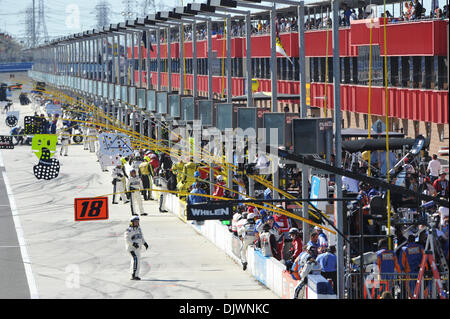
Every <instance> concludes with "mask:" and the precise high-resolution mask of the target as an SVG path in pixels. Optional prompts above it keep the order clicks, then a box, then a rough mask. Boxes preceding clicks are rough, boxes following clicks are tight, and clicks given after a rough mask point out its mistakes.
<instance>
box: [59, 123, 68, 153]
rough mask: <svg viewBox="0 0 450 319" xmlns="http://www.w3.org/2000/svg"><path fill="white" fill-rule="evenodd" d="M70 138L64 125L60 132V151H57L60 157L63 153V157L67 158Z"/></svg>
mask: <svg viewBox="0 0 450 319" xmlns="http://www.w3.org/2000/svg"><path fill="white" fill-rule="evenodd" d="M70 137H71V135H70V134H69V132H68V127H67V125H64V127H63V129H62V131H61V150H60V151H59V155H61V156H62V155H63V153H64V156H68V151H69V144H70Z"/></svg>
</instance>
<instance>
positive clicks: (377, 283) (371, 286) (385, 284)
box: [344, 272, 448, 299]
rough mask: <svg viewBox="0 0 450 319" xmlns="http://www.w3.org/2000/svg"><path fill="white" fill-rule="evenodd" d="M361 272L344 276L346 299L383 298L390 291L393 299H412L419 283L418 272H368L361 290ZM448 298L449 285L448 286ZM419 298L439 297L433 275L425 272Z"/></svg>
mask: <svg viewBox="0 0 450 319" xmlns="http://www.w3.org/2000/svg"><path fill="white" fill-rule="evenodd" d="M360 279H361V276H360V274H359V273H356V272H355V273H350V274H346V275H345V277H344V282H345V292H346V299H381V297H382V295H383V293H385V292H389V294H390V296H392V298H393V299H412V298H413V297H414V291H415V289H416V284H417V274H406V273H389V274H387V273H383V274H382V275H381V276H380V275H379V274H377V273H366V274H365V275H364V279H363V280H364V286H363V289H362V290H361V281H360ZM446 295H447V298H448V287H447V293H446ZM418 299H439V296H438V293H437V289H436V283H435V280H434V278H432V276H431V275H429V274H425V276H424V280H423V281H422V283H421V285H420V289H419V294H418Z"/></svg>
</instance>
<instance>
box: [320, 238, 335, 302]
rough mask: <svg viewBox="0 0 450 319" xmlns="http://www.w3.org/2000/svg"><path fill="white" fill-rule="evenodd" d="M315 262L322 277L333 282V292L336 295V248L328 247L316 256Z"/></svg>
mask: <svg viewBox="0 0 450 319" xmlns="http://www.w3.org/2000/svg"><path fill="white" fill-rule="evenodd" d="M316 261H317V262H318V263H319V265H320V267H321V268H322V273H321V274H322V276H323V277H324V278H326V279H330V280H331V281H332V282H333V291H334V293H335V294H336V293H337V289H336V288H337V257H336V246H330V247H329V248H327V249H326V252H325V253H323V254H320V255H319V256H317V258H316Z"/></svg>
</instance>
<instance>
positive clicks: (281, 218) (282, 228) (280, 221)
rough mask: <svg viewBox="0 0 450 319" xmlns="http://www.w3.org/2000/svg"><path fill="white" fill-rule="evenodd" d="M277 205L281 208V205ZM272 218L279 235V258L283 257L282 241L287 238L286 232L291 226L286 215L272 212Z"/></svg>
mask: <svg viewBox="0 0 450 319" xmlns="http://www.w3.org/2000/svg"><path fill="white" fill-rule="evenodd" d="M277 207H278V208H281V209H282V208H283V207H282V206H281V205H277ZM273 220H274V222H275V223H276V224H277V226H278V230H279V232H280V235H281V238H280V241H279V242H278V250H279V251H280V252H281V258H282V259H284V254H283V251H284V250H283V247H284V241H285V240H286V239H288V236H289V234H288V232H289V229H290V228H291V225H290V222H289V218H288V217H287V216H285V215H282V214H279V213H276V212H274V213H273Z"/></svg>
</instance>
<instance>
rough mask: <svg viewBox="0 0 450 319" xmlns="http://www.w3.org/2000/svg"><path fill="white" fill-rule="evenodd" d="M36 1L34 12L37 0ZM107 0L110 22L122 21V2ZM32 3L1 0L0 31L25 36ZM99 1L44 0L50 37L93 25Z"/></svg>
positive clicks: (169, 1) (175, 1)
mask: <svg viewBox="0 0 450 319" xmlns="http://www.w3.org/2000/svg"><path fill="white" fill-rule="evenodd" d="M35 1H36V15H37V6H38V2H39V0H35ZM107 1H108V2H109V3H110V4H111V7H112V15H111V23H117V22H120V21H123V20H124V18H123V17H122V15H121V12H122V11H123V10H124V8H125V6H124V4H123V1H122V0H107ZM136 1H137V2H139V3H141V2H142V0H136ZM160 1H161V3H164V4H165V5H170V6H171V7H176V6H180V5H181V1H182V0H155V3H156V4H157V5H158V3H159V2H160ZM32 2H33V1H32V0H0V31H2V32H5V31H6V32H7V33H9V34H11V35H13V36H14V37H23V36H25V10H26V8H27V7H29V6H31V5H32ZM98 2H99V0H44V3H45V15H46V17H45V18H46V25H47V30H48V33H49V36H50V37H58V36H65V35H69V34H73V33H78V32H82V31H85V30H88V29H93V28H95V25H96V19H95V6H96V5H97V4H98ZM184 2H187V0H184ZM191 2H192V1H191ZM138 8H139V7H138ZM77 17H79V19H78V18H77ZM36 19H37V17H36Z"/></svg>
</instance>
